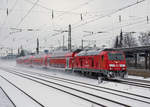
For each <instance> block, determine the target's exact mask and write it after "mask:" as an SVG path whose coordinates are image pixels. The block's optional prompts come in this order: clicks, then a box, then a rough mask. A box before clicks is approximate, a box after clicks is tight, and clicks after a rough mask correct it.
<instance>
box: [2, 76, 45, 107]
mask: <svg viewBox="0 0 150 107" xmlns="http://www.w3.org/2000/svg"><path fill="white" fill-rule="evenodd" d="M0 77H1V78H3V79H4V80H5V81H7V82H8V83H9V84H11V85H12V86H14V87H15V88H16V89H18V90H19V91H21V92H22V93H23V94H25V95H26V96H28V97H29V98H30V99H31V100H33V101H34V102H35V103H37V104H38V105H39V106H40V107H44V105H42V104H41V103H40V102H39V101H37V100H36V99H34V98H33V97H32V96H30V95H29V94H28V93H26V92H25V91H23V90H22V89H21V88H19V87H18V86H16V85H15V84H13V83H12V82H10V81H9V80H8V79H6V78H5V77H3V76H2V75H0ZM5 93H6V92H5ZM7 96H8V95H7ZM8 98H9V97H8ZM9 99H10V98H9ZM10 101H11V102H12V103H13V104H14V105H15V103H14V102H13V101H12V99H10ZM15 107H16V105H15Z"/></svg>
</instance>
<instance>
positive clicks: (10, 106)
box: [0, 87, 16, 107]
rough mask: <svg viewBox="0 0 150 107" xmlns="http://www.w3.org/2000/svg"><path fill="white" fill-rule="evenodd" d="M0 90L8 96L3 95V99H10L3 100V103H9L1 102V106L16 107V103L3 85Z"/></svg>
mask: <svg viewBox="0 0 150 107" xmlns="http://www.w3.org/2000/svg"><path fill="white" fill-rule="evenodd" d="M0 91H2V92H3V94H4V96H5V97H6V98H4V96H3V99H8V100H7V102H6V101H3V103H7V105H5V104H3V105H1V104H0V106H8V107H16V105H15V103H14V102H13V101H12V99H11V98H10V97H9V96H8V94H7V93H6V92H5V90H4V89H3V88H2V87H0ZM0 102H1V101H0ZM8 103H9V104H8Z"/></svg>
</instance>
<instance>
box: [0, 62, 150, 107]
mask: <svg viewBox="0 0 150 107" xmlns="http://www.w3.org/2000/svg"><path fill="white" fill-rule="evenodd" d="M0 65H1V66H3V67H15V68H18V69H22V70H27V71H32V72H38V73H43V74H47V75H52V76H57V77H65V78H67V79H73V80H78V81H82V82H86V83H90V84H94V85H99V86H102V87H107V88H112V89H116V90H121V91H126V92H129V93H134V94H139V95H143V96H147V97H149V96H150V89H144V88H140V87H135V86H131V85H124V84H119V83H113V82H108V81H104V82H103V83H101V84H98V81H97V80H96V79H91V78H88V77H83V76H80V75H78V74H76V73H67V72H61V71H52V70H50V69H36V68H31V67H23V66H20V65H16V62H15V61H9V62H8V61H0ZM0 74H1V75H4V76H5V77H7V78H8V79H9V80H11V81H13V82H14V83H15V84H17V86H19V87H21V88H23V89H25V91H26V92H28V93H29V94H31V95H32V96H34V97H35V98H37V100H39V101H41V102H42V103H43V104H45V105H47V106H48V107H50V106H52V105H53V106H55V107H60V106H62V107H80V106H82V107H88V106H89V107H90V106H91V105H92V104H90V103H88V102H85V101H83V100H81V99H78V98H76V97H73V96H70V95H66V94H65V93H62V92H60V91H57V90H54V89H49V88H47V87H45V86H44V87H43V86H41V85H40V84H36V83H34V82H31V81H29V80H26V79H22V78H20V79H19V80H20V81H18V77H15V76H10V75H8V74H7V73H5V72H3V71H0ZM129 78H135V79H144V78H142V77H135V76H129ZM144 80H150V79H144ZM22 81H23V82H22ZM2 83H3V82H0V86H1V85H2ZM7 91H8V93H9V94H10V95H11V93H12V90H9V88H8V87H7ZM58 102H59V103H58ZM68 105H69V106H68ZM19 107H24V106H19ZM25 107H27V106H25Z"/></svg>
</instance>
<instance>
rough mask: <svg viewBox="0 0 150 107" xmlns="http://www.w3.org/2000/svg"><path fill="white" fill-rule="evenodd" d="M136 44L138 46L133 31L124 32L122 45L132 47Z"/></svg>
mask: <svg viewBox="0 0 150 107" xmlns="http://www.w3.org/2000/svg"><path fill="white" fill-rule="evenodd" d="M135 46H138V44H137V41H136V38H135V37H134V36H133V34H132V33H131V32H129V33H126V34H124V35H123V44H122V47H125V48H131V47H135Z"/></svg>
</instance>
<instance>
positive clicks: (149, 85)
mask: <svg viewBox="0 0 150 107" xmlns="http://www.w3.org/2000/svg"><path fill="white" fill-rule="evenodd" d="M113 82H119V83H121V84H127V85H132V86H137V87H142V88H148V89H150V83H145V82H144V81H139V80H136V79H120V80H118V81H113Z"/></svg>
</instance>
